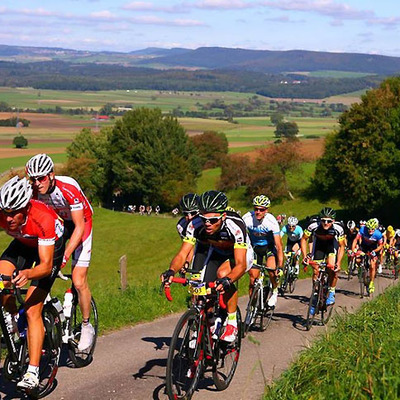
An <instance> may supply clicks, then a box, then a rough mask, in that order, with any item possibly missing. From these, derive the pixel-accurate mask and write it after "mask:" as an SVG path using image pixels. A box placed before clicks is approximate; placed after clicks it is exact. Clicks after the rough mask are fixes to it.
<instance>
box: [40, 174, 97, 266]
mask: <svg viewBox="0 0 400 400" xmlns="http://www.w3.org/2000/svg"><path fill="white" fill-rule="evenodd" d="M35 196H36V197H37V198H38V199H39V200H41V201H43V202H44V203H46V204H47V205H48V206H49V207H51V208H53V209H54V210H55V211H56V213H57V214H58V215H60V217H62V218H63V219H64V220H65V228H66V233H65V238H66V239H69V238H70V237H71V235H72V233H73V231H74V229H75V225H74V223H73V220H72V212H73V211H77V210H83V218H84V220H85V229H84V232H83V236H82V239H81V243H80V244H79V245H78V247H77V248H76V249H75V250H74V252H73V254H72V266H73V267H74V266H75V265H77V266H79V267H89V264H90V259H91V253H92V215H93V209H92V206H91V205H90V203H89V201H88V199H87V198H86V196H85V195H84V194H83V192H82V189H81V187H80V186H79V184H78V182H77V181H76V180H75V179H73V178H71V177H69V176H56V177H55V185H54V187H53V188H51V189H50V191H49V193H46V194H40V193H37V194H35Z"/></svg>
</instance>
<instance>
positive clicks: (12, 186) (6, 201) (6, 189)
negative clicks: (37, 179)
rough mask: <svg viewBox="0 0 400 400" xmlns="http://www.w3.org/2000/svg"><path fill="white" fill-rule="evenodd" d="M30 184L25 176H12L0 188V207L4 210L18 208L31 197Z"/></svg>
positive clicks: (24, 204)
mask: <svg viewBox="0 0 400 400" xmlns="http://www.w3.org/2000/svg"><path fill="white" fill-rule="evenodd" d="M32 192H33V190H32V186H31V185H30V183H29V182H28V180H27V179H26V178H22V179H20V178H19V177H18V176H14V178H11V179H10V180H9V181H7V182H6V183H5V184H4V185H3V186H2V188H1V189H0V208H1V209H3V210H6V211H14V210H20V209H21V208H24V207H26V206H27V204H28V203H29V200H30V199H31V197H32Z"/></svg>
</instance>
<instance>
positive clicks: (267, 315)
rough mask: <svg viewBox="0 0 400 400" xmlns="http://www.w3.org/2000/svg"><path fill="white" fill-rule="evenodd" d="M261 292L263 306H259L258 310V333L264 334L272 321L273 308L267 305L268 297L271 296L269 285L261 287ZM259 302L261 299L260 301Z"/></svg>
mask: <svg viewBox="0 0 400 400" xmlns="http://www.w3.org/2000/svg"><path fill="white" fill-rule="evenodd" d="M263 291H264V295H263V301H264V304H263V306H262V307H261V306H260V310H262V311H261V316H260V331H261V332H264V331H265V330H266V329H267V328H268V326H269V324H270V322H271V319H272V316H273V315H274V307H270V306H269V305H268V300H269V299H270V297H271V296H272V288H271V287H270V286H269V285H266V286H264V287H263ZM260 301H261V299H260Z"/></svg>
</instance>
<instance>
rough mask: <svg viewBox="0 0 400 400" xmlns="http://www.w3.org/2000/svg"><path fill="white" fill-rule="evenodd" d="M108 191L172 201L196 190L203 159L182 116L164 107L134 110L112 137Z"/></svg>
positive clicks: (168, 203)
mask: <svg viewBox="0 0 400 400" xmlns="http://www.w3.org/2000/svg"><path fill="white" fill-rule="evenodd" d="M108 146H109V147H108V155H107V159H108V170H107V180H106V182H105V184H106V187H107V192H108V194H112V193H114V192H115V191H118V192H120V193H121V196H124V197H125V198H127V199H128V198H129V199H130V200H136V201H151V202H152V203H153V202H154V203H158V204H160V205H162V206H165V207H172V206H173V205H174V204H176V203H177V202H178V201H179V199H180V197H181V196H182V195H183V194H184V193H187V192H188V191H193V187H194V186H195V179H196V178H197V176H199V174H200V165H199V162H198V158H197V156H196V154H195V149H194V147H193V145H192V142H191V141H190V140H189V138H188V136H187V135H186V133H185V130H184V128H183V127H182V126H181V125H180V124H179V122H178V121H177V119H176V118H173V117H172V116H163V115H162V113H161V110H160V109H153V110H151V109H148V108H139V109H136V110H134V111H128V112H126V113H125V114H124V116H123V117H122V119H120V120H118V121H117V122H116V123H115V126H114V127H113V128H112V131H111V133H110V136H109V140H108Z"/></svg>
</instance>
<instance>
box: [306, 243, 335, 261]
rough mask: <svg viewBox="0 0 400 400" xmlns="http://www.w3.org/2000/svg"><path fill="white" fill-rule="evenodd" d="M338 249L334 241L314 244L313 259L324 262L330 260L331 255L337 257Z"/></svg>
mask: <svg viewBox="0 0 400 400" xmlns="http://www.w3.org/2000/svg"><path fill="white" fill-rule="evenodd" d="M336 253H337V248H336V246H335V244H334V241H333V240H329V241H328V240H327V241H323V240H319V241H316V242H315V243H314V246H313V252H312V255H313V259H314V260H324V259H326V258H328V257H329V256H330V255H336Z"/></svg>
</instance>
